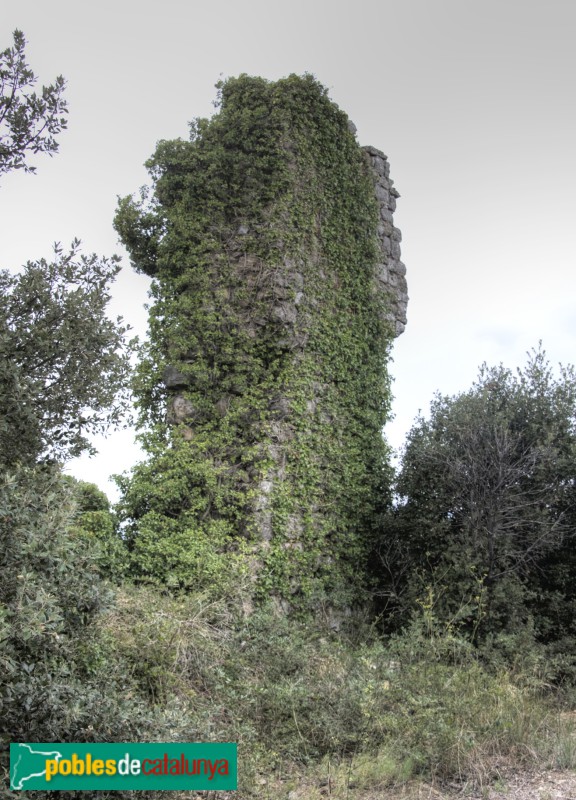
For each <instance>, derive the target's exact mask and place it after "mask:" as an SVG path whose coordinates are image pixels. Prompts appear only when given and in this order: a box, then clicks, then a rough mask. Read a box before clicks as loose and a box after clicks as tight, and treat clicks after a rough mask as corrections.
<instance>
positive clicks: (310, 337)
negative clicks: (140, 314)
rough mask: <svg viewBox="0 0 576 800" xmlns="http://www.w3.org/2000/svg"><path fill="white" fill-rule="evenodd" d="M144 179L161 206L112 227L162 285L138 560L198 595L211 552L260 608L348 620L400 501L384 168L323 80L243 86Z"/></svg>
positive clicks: (136, 509) (148, 385)
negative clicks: (375, 531)
mask: <svg viewBox="0 0 576 800" xmlns="http://www.w3.org/2000/svg"><path fill="white" fill-rule="evenodd" d="M148 167H149V169H150V172H151V175H152V177H153V181H154V185H153V194H152V195H150V194H149V193H148V195H146V193H143V195H142V199H141V200H140V201H138V202H135V201H134V200H132V199H130V198H126V199H125V200H123V201H121V203H120V208H119V211H118V214H117V217H116V227H117V230H118V232H119V233H120V235H121V237H122V239H123V241H124V243H125V244H126V246H127V248H128V249H129V251H130V253H131V257H132V260H133V263H134V265H135V267H136V268H137V269H139V270H141V271H143V272H146V273H147V274H149V275H151V276H152V277H153V278H154V288H153V294H154V297H155V303H154V305H153V307H152V309H151V323H150V330H151V335H150V344H149V346H148V351H147V357H146V358H145V360H144V362H143V364H142V366H141V368H140V375H139V379H138V382H137V385H138V395H139V403H140V408H141V410H142V413H143V417H144V419H145V422H146V423H147V424H148V426H149V433H148V435H147V442H148V449H149V453H150V455H149V459H148V461H147V462H146V463H145V464H144V465H141V466H140V467H139V468H137V470H136V472H135V474H134V477H133V479H132V487H131V488H129V489H128V492H127V494H126V503H127V506H128V508H129V509H130V512H129V515H130V517H131V519H132V525H133V528H132V529H133V536H134V549H135V552H140V553H141V556H142V558H141V561H142V563H146V564H151V565H152V566H151V567H150V569H152V570H153V569H156V570H157V571H159V572H161V571H162V569H163V567H162V566H161V561H162V560H163V561H162V563H164V564H165V563H166V561H167V560H168V562H174V565H173V567H171V569H172V573H171V574H172V575H176V576H177V579H178V580H179V581H180V582H181V583H182V582H184V583H186V574H187V572H186V564H188V568H189V573H190V575H191V579H190V580H191V582H193V581H194V579H198V575H199V574H200V572H198V570H200V566H201V565H200V564H196V566H194V558H193V557H191V556H190V552H196V551H198V552H200V551H201V552H202V553H205V550H206V549H208V550H210V552H211V553H212V554H213V553H214V552H217V553H218V554H220V556H221V558H222V559H223V560H225V559H228V560H231V559H238V560H239V561H242V560H243V562H244V563H249V564H250V569H249V572H250V576H251V578H250V580H251V585H252V586H253V591H254V593H255V594H256V595H257V596H260V597H266V596H268V595H269V594H274V595H275V596H276V597H280V598H282V601H283V602H284V603H285V604H286V605H287V607H291V608H302V607H306V606H308V605H311V604H312V605H314V606H315V607H318V604H319V603H327V604H329V605H330V606H331V607H334V606H336V607H337V606H342V607H347V606H349V604H350V603H351V602H352V601H353V600H354V598H355V597H357V596H358V592H359V591H360V587H361V584H362V580H361V574H362V568H363V564H364V560H365V557H366V553H367V551H368V548H369V542H370V528H371V525H372V523H373V520H374V516H375V514H377V513H378V509H379V508H380V507H381V506H382V504H383V503H384V502H385V499H386V495H387V488H388V487H387V484H388V466H387V451H386V446H385V444H384V442H383V439H382V435H381V431H382V427H383V425H384V423H385V421H386V418H387V413H388V409H389V399H390V398H389V388H388V378H387V371H386V362H387V357H388V351H389V346H390V343H391V341H392V339H393V338H394V336H397V335H399V334H400V333H401V332H402V331H403V330H404V326H405V324H406V304H407V294H406V280H405V267H404V265H403V264H402V262H401V260H400V239H401V236H400V232H399V230H398V229H397V228H395V227H394V224H393V217H392V214H393V212H394V210H395V205H396V198H397V197H398V192H397V191H396V190H395V189H394V187H393V182H392V181H391V180H390V177H389V166H388V161H387V159H386V156H385V155H384V154H383V153H381V152H380V151H379V150H376V149H375V148H373V147H365V148H361V147H360V146H359V145H358V144H357V142H356V138H355V129H354V126H353V125H352V123H351V122H350V121H349V120H348V118H347V117H346V115H345V114H344V113H343V112H342V111H340V109H338V108H337V106H336V105H335V104H334V103H332V102H331V101H330V100H329V98H328V96H327V93H326V90H325V89H324V88H323V87H322V86H321V85H320V84H319V83H318V82H317V81H316V80H315V79H314V78H312V77H311V76H304V77H297V76H291V77H289V78H286V79H284V80H282V81H278V82H276V83H270V82H267V81H264V80H262V79H259V78H249V77H247V76H241V77H240V78H237V79H232V80H229V81H227V82H226V83H225V84H223V85H222V86H221V87H220V110H219V113H218V114H216V115H215V116H214V117H213V118H212V119H211V120H209V121H208V120H199V121H196V122H195V123H193V124H192V135H191V140H190V141H188V142H185V141H182V140H177V141H173V142H161V143H160V144H159V146H158V149H157V151H156V153H155V155H154V156H153V158H152V159H151V160H150V161H149V162H148ZM147 481H148V484H149V488H148V496H147V497H143V492H142V491H140V492H138V491H137V489H138V486H140V487H141V486H142V485H144V484H146V482H147ZM176 484H177V486H178V487H179V488H178V489H177V490H176V489H175V488H174V487H175V485H176ZM135 487H136V488H135ZM162 487H163V488H162ZM135 497H138V498H139V499H138V502H136V501H135V500H134V498H135ZM131 498H132V500H131ZM175 542H180V545H179V548H178V547H176V548H175V545H174V543H175ZM199 542H200V543H202V547H201V548H200V550H198V548H199V544H198V543H199ZM186 543H188V546H187V545H186ZM202 548H204V549H202ZM155 553H156V554H158V553H161V554H162V558H160V557H158V559H157V561H155V556H154V554H155ZM178 554H180V555H178ZM201 557H202V556H201V555H199V556H198V559H201ZM178 558H180V561H181V563H180V564H178V563H175V562H177V561H178ZM155 564H156V566H154V565H155ZM195 569H196V572H194V570H195ZM200 571H201V570H200ZM194 576H195V577H194Z"/></svg>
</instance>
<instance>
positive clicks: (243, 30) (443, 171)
mask: <svg viewBox="0 0 576 800" xmlns="http://www.w3.org/2000/svg"><path fill="white" fill-rule="evenodd" d="M0 9H1V14H0V31H1V34H2V35H1V36H0V49H5V48H6V47H8V46H10V45H11V43H12V31H13V30H14V28H20V29H21V30H22V31H24V34H25V36H26V38H27V40H28V44H27V57H28V61H29V63H30V65H31V67H32V69H33V70H34V71H35V73H36V74H37V75H38V76H39V78H40V82H41V83H42V82H44V83H50V82H51V81H52V80H53V79H54V78H55V76H56V75H58V74H62V75H64V76H65V78H66V79H67V81H68V89H67V98H68V101H69V107H70V113H69V128H68V131H66V133H65V134H63V135H62V136H61V139H60V141H61V147H60V152H59V153H58V154H57V155H56V156H55V157H54V158H52V159H49V158H47V157H39V158H38V159H37V161H36V164H37V167H38V174H37V175H36V176H31V175H25V174H21V173H13V174H11V175H8V176H6V177H5V178H4V179H3V180H2V186H1V187H0V220H1V223H0V225H1V238H0V267H6V268H11V269H14V268H17V267H18V266H20V265H21V264H23V263H25V262H26V261H27V260H35V259H38V258H40V257H43V256H49V255H50V251H51V245H52V243H53V242H54V241H60V242H62V243H63V244H66V243H69V242H70V241H71V240H72V239H73V238H74V237H75V236H77V237H79V238H80V239H82V241H83V243H84V248H85V251H87V252H97V253H99V254H101V255H110V254H112V253H114V252H117V253H119V254H120V255H123V256H124V259H123V263H124V265H125V266H124V268H123V272H122V275H121V278H120V279H119V280H118V282H117V286H116V289H115V300H114V307H113V313H116V314H123V315H124V317H125V318H126V319H127V320H128V321H129V322H131V323H132V325H133V326H134V327H135V329H136V330H137V331H138V332H139V333H142V332H144V331H145V327H146V312H145V311H144V308H143V306H144V303H145V302H146V291H147V280H146V279H145V278H143V277H142V276H138V275H136V274H135V273H133V272H132V270H131V268H130V266H129V263H128V259H127V257H126V254H125V253H124V251H123V249H122V247H121V246H120V245H119V243H118V242H117V237H116V234H115V232H114V230H113V228H112V218H113V215H114V210H115V207H116V198H117V196H118V195H120V196H123V195H126V194H130V193H132V192H134V191H136V190H137V189H138V188H139V187H140V186H141V185H142V184H144V183H145V182H146V181H147V174H146V171H145V169H144V167H143V163H144V161H145V160H146V159H147V158H148V157H149V156H150V155H151V154H152V152H153V150H154V148H155V144H156V142H157V141H158V140H159V139H169V138H176V137H187V134H188V127H187V123H188V122H189V121H190V120H191V119H192V118H193V117H198V116H210V115H211V114H212V113H213V112H214V108H213V105H212V103H213V100H214V99H215V95H216V91H215V89H214V84H215V83H216V81H218V80H219V79H220V78H221V77H228V76H234V75H238V74H240V73H242V72H245V73H248V74H252V75H261V76H263V77H265V78H269V79H277V78H280V77H283V76H285V75H288V74H290V73H299V74H301V73H303V72H312V73H314V74H315V75H316V77H317V78H318V79H319V80H320V81H321V82H322V83H323V84H324V85H326V86H327V87H328V88H329V92H330V96H331V97H332V99H333V100H334V101H335V102H336V103H338V105H339V106H340V107H341V108H342V109H343V110H344V111H346V112H347V113H348V115H349V116H350V118H351V119H352V120H353V121H354V123H355V124H356V126H357V128H358V134H357V136H358V141H359V142H360V144H372V145H374V146H375V147H378V148H380V149H381V150H384V152H385V153H386V154H387V155H388V157H389V159H390V164H391V177H392V178H393V179H394V181H395V184H396V187H397V188H398V190H399V192H400V194H401V198H400V200H399V201H398V210H397V212H396V215H395V223H396V225H397V226H398V227H400V228H401V230H402V233H403V244H402V258H403V261H404V262H405V263H406V266H407V279H408V289H409V294H410V302H409V305H408V326H407V329H406V332H405V333H404V334H403V335H402V336H401V337H400V338H399V339H398V340H397V343H396V344H395V347H394V353H393V356H394V363H393V364H392V365H391V371H392V374H393V376H394V379H395V382H394V393H395V397H396V399H395V405H394V410H395V415H396V418H395V420H394V422H392V423H391V424H390V426H389V428H388V435H389V438H390V441H391V442H392V444H393V445H394V446H399V445H400V444H401V443H402V440H403V437H404V434H405V432H406V431H407V429H408V428H409V427H410V424H411V422H412V420H413V418H414V416H415V415H416V414H417V412H418V410H419V409H422V410H426V409H427V407H428V404H429V402H430V400H431V398H432V395H433V393H434V392H435V391H436V390H439V391H440V392H442V393H443V394H452V393H455V392H457V391H460V390H465V389H467V388H468V387H469V386H470V384H471V383H472V381H473V379H474V377H475V376H476V373H477V368H478V366H479V365H480V364H481V363H482V362H483V361H487V362H488V363H489V364H497V363H500V362H503V363H504V364H505V365H507V366H510V367H515V366H517V365H521V364H522V363H524V361H525V353H526V351H527V350H529V349H530V348H532V347H534V346H536V345H537V343H538V340H539V339H542V340H543V344H544V347H545V349H546V350H547V352H548V355H549V357H550V360H551V361H552V362H553V363H556V362H562V363H570V362H573V361H574V359H575V357H576V304H575V294H576V293H575V288H576V271H575V270H574V266H575V263H574V262H575V256H576V189H575V186H576V106H575V103H574V83H575V79H576V46H575V45H574V42H575V41H576V4H575V3H572V2H570V0H546V2H544V0H542V1H538V2H530V0H498V1H497V2H495V1H494V0H482V2H480V0H476V2H473V0H405V1H404V2H399V0H394V1H393V2H391V1H390V0H379V1H377V0H374V1H372V0H354V2H352V1H351V0H350V1H349V0H346V1H344V0H330V1H328V0H306V2H303V0H293V2H292V3H290V4H286V3H280V2H275V0H245V2H240V0H235V1H234V0H220V2H218V3H208V2H206V0H203V2H196V0H186V1H184V0H164V2H163V3H158V2H154V3H151V2H146V0H115V2H110V0H101V2H99V3H80V2H78V0H74V2H72V0H51V2H50V3H48V2H41V0H36V2H31V1H29V0H19V2H18V3H15V2H9V0H0ZM132 438H133V436H132V434H131V433H130V434H129V433H124V434H116V435H114V436H113V437H112V438H111V439H109V440H108V441H106V442H104V443H102V444H99V448H100V451H101V455H100V456H99V457H97V458H95V459H91V460H88V459H82V460H81V461H79V462H74V463H73V464H72V465H71V467H70V469H71V471H72V472H73V473H74V474H76V475H77V476H78V477H83V478H84V479H86V480H94V481H96V482H97V483H99V484H100V485H101V486H102V487H103V488H105V489H106V490H108V491H110V485H109V484H106V479H107V476H108V475H109V474H110V473H112V472H118V471H122V470H123V469H125V468H127V467H129V466H130V465H131V464H132V463H133V462H134V461H135V460H136V459H137V458H138V454H137V451H136V450H135V449H134V447H133V446H132V444H131V442H132Z"/></svg>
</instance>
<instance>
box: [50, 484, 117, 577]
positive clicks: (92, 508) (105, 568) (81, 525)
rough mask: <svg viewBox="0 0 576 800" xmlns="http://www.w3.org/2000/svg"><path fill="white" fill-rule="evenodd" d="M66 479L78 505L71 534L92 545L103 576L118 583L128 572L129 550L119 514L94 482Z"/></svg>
mask: <svg viewBox="0 0 576 800" xmlns="http://www.w3.org/2000/svg"><path fill="white" fill-rule="evenodd" d="M64 480H65V481H66V483H68V484H69V486H70V488H71V490H72V492H73V496H74V499H75V501H76V504H77V507H76V513H75V515H74V527H73V528H72V534H73V535H74V536H75V537H78V538H79V539H82V540H84V541H85V542H86V543H87V544H88V545H89V547H90V549H91V551H92V552H93V554H94V558H95V559H96V560H97V562H98V568H99V572H100V574H101V576H102V577H104V578H109V579H110V580H112V581H114V582H115V583H118V582H119V581H120V580H121V578H122V577H123V576H124V575H125V574H126V572H127V570H128V550H127V548H126V545H125V543H124V540H123V539H122V536H121V533H120V530H119V525H118V519H117V517H116V514H114V513H112V511H111V510H110V501H109V500H108V498H107V496H106V494H105V493H104V492H103V491H102V490H101V489H99V488H98V486H96V484H95V483H87V482H86V481H79V480H76V479H75V478H73V477H71V476H69V475H66V476H64Z"/></svg>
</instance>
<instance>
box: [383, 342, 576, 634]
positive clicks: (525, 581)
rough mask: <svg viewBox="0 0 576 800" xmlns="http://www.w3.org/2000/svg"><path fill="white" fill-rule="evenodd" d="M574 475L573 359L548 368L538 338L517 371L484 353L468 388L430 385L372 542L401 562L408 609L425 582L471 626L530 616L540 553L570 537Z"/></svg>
mask: <svg viewBox="0 0 576 800" xmlns="http://www.w3.org/2000/svg"><path fill="white" fill-rule="evenodd" d="M575 480H576V375H575V373H574V370H573V368H572V367H567V368H562V369H561V373H560V378H559V379H556V378H554V376H553V373H552V370H551V368H550V365H549V363H548V362H547V360H546V356H545V353H544V352H543V351H542V350H541V349H540V350H538V351H534V352H533V353H532V354H531V356H530V358H529V360H528V363H527V365H526V367H525V368H524V369H523V370H518V371H517V373H516V374H514V373H512V372H511V371H510V370H507V369H504V368H503V367H502V366H500V367H496V368H492V369H488V368H487V367H486V365H484V366H483V367H482V369H481V371H480V374H479V377H478V380H477V382H476V383H475V384H474V385H473V387H472V389H471V390H470V391H468V392H465V393H462V394H460V395H457V396H455V397H441V396H439V395H438V396H437V397H436V398H435V400H434V402H433V403H432V406H431V412H430V417H429V419H425V418H424V417H420V418H419V419H418V420H417V421H416V423H415V425H414V427H413V428H412V430H411V431H410V433H409V435H408V440H407V444H406V447H405V451H404V457H403V461H402V469H401V472H400V475H399V478H398V482H397V492H398V495H399V501H398V505H397V508H396V513H395V517H394V521H393V524H392V526H391V528H390V529H389V530H388V532H387V534H385V537H384V540H383V545H382V547H381V550H380V553H381V555H382V556H384V558H383V563H384V564H385V565H387V567H388V570H389V572H390V573H392V574H394V573H395V574H396V576H397V573H398V569H399V568H400V566H401V565H404V567H403V569H404V577H403V580H402V581H401V584H402V586H401V587H399V586H397V590H398V591H397V592H396V596H398V594H403V599H402V600H401V601H400V606H401V608H402V609H403V610H404V612H406V611H409V610H410V609H412V610H413V609H414V608H415V607H416V605H417V602H418V601H420V602H422V596H423V594H425V593H426V592H429V598H430V602H432V603H433V604H434V610H435V613H436V614H438V615H440V616H441V617H443V618H444V619H445V620H456V619H460V620H462V621H466V622H468V624H469V625H471V626H472V627H473V629H474V630H475V632H476V633H481V632H484V633H487V632H494V631H499V630H502V631H503V630H513V629H514V628H515V627H516V628H517V627H518V626H520V625H522V624H524V623H526V621H527V620H528V619H529V618H530V616H531V615H532V616H535V617H536V623H537V627H538V614H539V613H540V610H541V601H542V597H543V596H544V594H546V592H547V591H549V590H551V580H552V574H551V573H548V575H546V572H545V564H546V563H549V564H552V563H554V562H556V561H557V556H558V553H559V552H561V551H562V549H563V548H566V547H567V545H568V543H570V542H573V537H574V521H575V511H576V494H575ZM406 565H407V566H406ZM570 577H571V578H572V579H573V575H572V576H570ZM571 582H573V581H569V580H568V576H567V580H566V582H565V584H564V589H563V590H567V587H568V585H569V583H571ZM557 590H558V586H556V587H555V589H554V591H557ZM539 604H540V605H539Z"/></svg>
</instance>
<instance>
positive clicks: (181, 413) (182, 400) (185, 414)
mask: <svg viewBox="0 0 576 800" xmlns="http://www.w3.org/2000/svg"><path fill="white" fill-rule="evenodd" d="M195 411H196V410H195V408H194V406H193V405H192V403H191V402H190V400H188V398H187V397H183V396H182V395H180V394H176V395H173V396H172V397H171V398H170V400H169V402H168V414H167V419H168V423H169V424H170V425H180V424H181V423H182V422H188V421H189V420H191V419H193V418H194V416H195Z"/></svg>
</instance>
